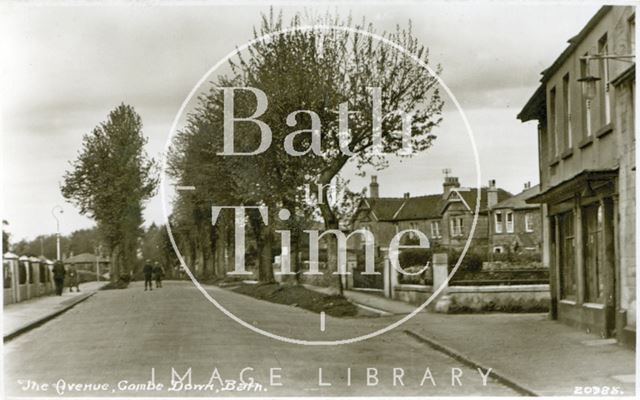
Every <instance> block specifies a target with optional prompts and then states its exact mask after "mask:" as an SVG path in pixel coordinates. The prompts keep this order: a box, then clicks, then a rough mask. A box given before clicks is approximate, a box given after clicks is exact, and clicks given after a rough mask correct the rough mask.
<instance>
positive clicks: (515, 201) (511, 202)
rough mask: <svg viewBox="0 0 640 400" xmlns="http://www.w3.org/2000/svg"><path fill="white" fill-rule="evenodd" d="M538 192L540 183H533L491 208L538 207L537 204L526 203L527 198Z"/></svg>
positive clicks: (515, 208) (516, 208)
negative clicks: (533, 184)
mask: <svg viewBox="0 0 640 400" xmlns="http://www.w3.org/2000/svg"><path fill="white" fill-rule="evenodd" d="M539 193H540V185H535V186H532V187H530V188H529V189H525V190H523V191H522V192H520V193H518V194H516V195H515V196H513V197H510V198H508V199H506V200H503V201H500V202H498V203H497V204H495V205H494V206H493V207H491V209H492V210H496V209H500V208H510V209H514V210H519V209H529V208H538V207H539V206H538V205H537V204H529V203H527V199H528V198H530V197H533V196H535V195H537V194H539Z"/></svg>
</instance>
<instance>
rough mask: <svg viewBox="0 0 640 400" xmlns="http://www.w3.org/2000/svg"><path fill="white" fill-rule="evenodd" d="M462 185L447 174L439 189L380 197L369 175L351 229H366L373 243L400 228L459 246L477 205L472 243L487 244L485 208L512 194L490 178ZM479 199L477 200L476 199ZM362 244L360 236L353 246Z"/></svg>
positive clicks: (435, 242) (437, 243)
mask: <svg viewBox="0 0 640 400" xmlns="http://www.w3.org/2000/svg"><path fill="white" fill-rule="evenodd" d="M479 192H480V198H479V199H478V190H477V189H476V188H463V187H461V186H460V183H459V181H458V178H457V177H452V176H447V177H445V180H444V182H443V184H442V193H438V194H431V195H426V196H417V197H411V196H410V194H409V193H405V194H404V196H403V197H399V198H396V197H393V198H390V197H379V183H378V181H377V177H376V176H372V177H371V184H370V185H369V194H370V195H369V197H366V198H363V199H362V200H361V201H360V204H359V205H358V207H357V209H356V211H355V213H354V215H353V217H352V220H351V221H352V223H351V225H352V230H357V229H367V230H369V231H370V232H372V233H373V236H374V238H375V240H376V244H377V245H379V244H383V246H386V245H387V244H388V243H389V242H390V241H391V239H392V238H393V237H394V236H395V235H396V233H398V232H399V231H402V230H406V229H415V230H419V231H420V232H422V233H424V234H425V235H426V236H427V238H428V239H429V243H430V245H431V247H438V246H440V247H446V248H453V249H458V250H459V249H462V248H463V247H464V246H465V244H466V242H467V240H468V238H469V234H470V233H471V227H472V225H473V220H474V215H475V211H476V208H477V209H478V220H477V223H476V228H475V232H474V236H473V245H474V247H478V246H482V247H484V248H486V247H487V246H488V245H489V234H488V212H489V209H490V207H491V206H493V205H495V204H497V203H498V202H501V201H503V200H506V199H507V198H510V197H512V195H511V194H510V193H509V192H507V191H506V190H503V189H499V188H497V187H496V186H495V181H493V180H492V181H490V183H489V186H488V187H482V188H480V191H479ZM478 200H479V201H480V203H478ZM360 247H362V240H361V238H360V237H359V236H357V237H355V238H354V248H360Z"/></svg>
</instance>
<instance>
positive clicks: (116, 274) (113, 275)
mask: <svg viewBox="0 0 640 400" xmlns="http://www.w3.org/2000/svg"><path fill="white" fill-rule="evenodd" d="M120 263H121V260H120V245H119V244H117V245H115V246H114V247H113V249H112V250H111V269H110V271H109V272H110V273H109V280H110V281H111V282H117V281H118V278H120Z"/></svg>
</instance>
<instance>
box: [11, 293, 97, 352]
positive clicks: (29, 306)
mask: <svg viewBox="0 0 640 400" xmlns="http://www.w3.org/2000/svg"><path fill="white" fill-rule="evenodd" d="M106 283H107V282H85V283H82V284H80V292H77V291H73V292H69V288H65V289H64V292H63V293H62V295H61V296H56V295H49V296H42V297H35V298H33V299H30V300H27V301H23V302H20V303H15V304H9V305H6V306H4V308H3V313H2V336H3V340H4V341H5V342H6V341H8V340H11V339H13V338H15V337H16V336H18V335H20V334H22V333H23V332H25V331H28V330H30V329H32V328H33V327H35V326H37V325H40V324H42V323H44V322H46V321H48V320H50V319H51V318H54V317H56V316H57V315H59V314H60V313H63V312H65V311H66V310H68V309H70V308H71V307H73V306H75V305H76V304H78V303H80V302H82V301H84V300H86V299H87V298H88V297H90V296H92V295H93V294H94V293H95V292H96V290H98V289H99V288H101V287H102V286H103V285H105V284H106Z"/></svg>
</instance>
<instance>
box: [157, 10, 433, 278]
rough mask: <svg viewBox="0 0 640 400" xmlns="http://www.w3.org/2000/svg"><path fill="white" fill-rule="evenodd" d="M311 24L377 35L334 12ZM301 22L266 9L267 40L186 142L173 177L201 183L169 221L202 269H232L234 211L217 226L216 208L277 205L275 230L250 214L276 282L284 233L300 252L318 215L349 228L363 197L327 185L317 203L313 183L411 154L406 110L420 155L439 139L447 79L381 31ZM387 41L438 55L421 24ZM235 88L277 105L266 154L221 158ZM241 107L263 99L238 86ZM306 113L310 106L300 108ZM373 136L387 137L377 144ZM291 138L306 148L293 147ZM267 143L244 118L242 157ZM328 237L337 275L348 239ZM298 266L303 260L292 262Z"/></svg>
mask: <svg viewBox="0 0 640 400" xmlns="http://www.w3.org/2000/svg"><path fill="white" fill-rule="evenodd" d="M310 22H315V23H317V24H318V25H331V26H335V27H338V28H352V27H353V28H356V29H358V30H364V31H366V32H368V33H371V34H373V33H374V29H373V26H372V25H371V24H366V23H364V22H363V23H362V24H355V25H354V24H352V22H351V20H350V19H347V20H341V19H340V18H338V17H330V16H325V17H323V18H321V19H319V20H317V21H310ZM302 25H303V23H302V19H301V17H300V16H295V17H293V19H292V20H291V22H290V24H289V25H288V26H286V27H287V28H290V30H289V31H287V33H283V34H280V33H279V32H281V31H282V30H283V29H284V28H285V23H284V22H283V18H282V16H281V15H279V16H275V15H274V14H273V11H272V12H271V13H270V14H269V15H263V18H262V22H261V24H260V26H259V27H258V28H257V29H255V30H254V35H255V37H256V38H259V37H265V36H266V37H267V38H265V39H264V40H259V41H258V42H257V43H256V44H255V45H253V46H252V47H251V48H250V49H248V51H247V52H246V53H245V54H241V55H240V56H239V57H238V58H237V59H236V60H234V62H232V63H231V67H232V68H231V71H232V73H231V75H230V76H229V75H227V76H220V77H219V78H218V79H217V81H216V82H215V84H214V85H212V86H211V88H210V90H209V91H208V93H207V94H206V95H204V96H201V97H200V98H199V100H198V107H197V110H196V111H195V112H194V113H192V114H190V115H189V118H188V122H187V124H186V126H185V127H184V129H182V130H181V131H180V132H179V133H178V134H177V135H176V137H175V140H174V142H173V146H172V149H171V152H170V154H169V170H168V173H169V174H170V176H171V177H172V178H173V180H174V181H175V183H176V184H178V185H189V186H195V187H196V188H197V190H196V191H193V192H179V193H178V195H177V198H176V199H175V202H174V210H175V211H174V213H173V215H172V216H171V220H170V223H171V227H172V231H173V232H174V235H175V236H176V237H177V239H178V242H179V245H180V246H181V248H182V249H183V253H186V256H187V258H189V259H190V260H192V261H194V263H195V264H196V265H198V266H200V270H199V271H197V272H199V273H202V274H205V275H206V274H210V275H214V276H217V277H223V276H224V273H225V271H226V269H227V268H229V267H232V266H230V265H229V264H230V263H229V260H228V257H225V255H228V254H233V252H232V251H231V252H230V251H229V249H230V248H231V247H232V245H233V243H232V237H233V235H232V232H233V216H232V215H231V214H224V213H223V215H221V216H220V217H219V220H218V222H217V224H216V225H215V226H212V224H211V205H212V204H219V205H245V206H252V205H255V206H266V207H268V210H269V215H268V220H269V225H265V224H264V223H263V222H262V220H261V218H260V215H259V214H258V213H257V212H255V213H249V216H248V226H250V227H251V229H250V232H251V234H252V238H253V243H255V246H256V253H257V264H258V277H259V279H260V280H262V281H271V280H273V270H272V262H271V260H272V247H273V244H274V230H275V229H288V230H290V231H291V239H292V247H293V249H292V253H293V254H297V251H296V249H297V246H298V245H299V243H300V236H301V233H302V230H303V229H304V228H305V227H308V226H309V222H310V221H313V220H314V219H315V218H319V219H320V220H322V222H323V224H324V227H325V228H326V229H335V230H337V229H340V219H341V211H345V210H348V209H349V208H352V206H353V205H354V204H355V200H354V199H355V198H357V196H356V195H355V194H353V193H350V192H348V191H346V193H348V194H347V196H345V197H343V198H342V199H340V201H338V202H337V204H334V205H333V206H332V205H330V202H329V199H328V194H327V191H322V193H321V196H320V197H319V198H315V199H314V201H313V202H308V201H306V200H305V190H304V189H305V185H306V184H308V185H310V187H311V188H312V190H315V188H316V187H317V186H316V185H328V184H329V183H331V182H332V181H334V182H335V180H336V179H338V178H339V175H340V172H341V171H342V170H343V168H344V167H345V165H347V163H354V164H355V165H356V166H357V167H358V169H359V170H360V171H362V170H363V168H364V167H365V166H370V167H373V168H376V169H381V168H384V167H385V166H386V165H387V162H388V157H390V156H411V154H406V153H404V152H403V145H405V146H406V143H404V141H403V138H402V135H401V132H402V131H403V115H402V113H400V112H397V110H403V111H405V112H406V113H411V114H412V118H411V119H412V124H411V127H410V130H409V140H410V145H411V147H412V148H413V152H419V151H423V150H426V149H427V148H429V146H430V145H431V143H432V141H433V139H434V138H435V136H434V135H433V132H432V131H433V129H434V128H435V127H436V126H437V125H438V124H439V122H440V120H441V116H440V115H441V111H442V106H443V101H442V99H441V98H440V94H439V91H438V87H437V81H436V79H435V78H434V77H433V76H431V75H430V74H429V73H428V72H427V71H426V70H425V69H423V68H422V67H420V66H418V65H417V64H416V63H415V62H414V61H413V60H412V59H410V58H409V57H408V56H407V55H406V54H403V53H401V52H399V51H398V50H396V49H393V48H391V47H389V46H388V45H387V44H385V43H383V42H380V41H378V40H376V39H374V38H373V37H372V36H370V35H365V34H362V33H354V32H353V31H349V30H341V29H332V30H325V29H322V28H314V29H299V28H300V27H302ZM382 36H383V37H384V38H386V39H388V40H390V41H391V42H393V43H396V44H398V45H400V46H402V47H403V48H404V49H405V50H406V51H407V53H409V54H411V55H413V56H415V57H416V58H418V59H420V60H422V61H423V62H424V63H428V62H429V60H428V51H427V50H426V49H425V48H424V47H423V46H422V45H420V44H419V43H418V41H417V39H416V38H415V37H414V36H413V34H412V32H411V27H410V25H409V28H408V29H407V30H401V29H399V28H398V29H397V30H396V31H395V32H392V33H383V34H382ZM436 69H437V68H436ZM224 87H253V88H258V89H260V90H261V91H263V92H264V93H265V94H266V95H267V99H268V107H267V109H266V111H265V112H264V113H263V114H262V115H261V116H260V117H259V119H260V120H261V121H263V122H264V123H266V124H267V125H268V126H269V127H270V129H271V134H272V144H271V146H270V147H268V149H267V150H266V151H264V152H261V153H259V154H256V155H252V156H240V155H224V156H222V155H220V154H219V153H220V152H221V151H222V149H223V148H225V147H224V137H223V134H222V132H223V129H224V112H225V99H224V94H223V90H221V88H224ZM371 88H380V91H381V104H379V105H378V104H375V102H373V101H372V91H373V90H372V89H371ZM341 104H346V105H347V106H348V107H349V109H351V110H354V111H353V112H352V113H351V115H350V116H349V120H348V131H345V127H344V126H341V124H340V123H339V118H338V110H339V109H340V108H341V106H340V105H341ZM233 106H234V115H236V116H242V117H246V116H250V115H253V114H254V113H255V111H256V107H257V101H256V97H255V94H254V93H252V92H250V91H237V92H236V96H235V99H234V104H233ZM376 107H379V108H380V109H381V110H382V115H383V117H382V118H381V120H376V117H375V115H376V113H375V111H376ZM295 110H303V111H301V112H299V113H297V114H290V113H291V112H293V111H295ZM320 121H321V125H320ZM295 129H297V130H295ZM374 132H379V133H380V136H379V137H380V141H379V142H378V143H376V141H375V139H374V134H373V133H374ZM287 141H288V143H289V146H292V148H293V149H294V150H295V151H297V152H298V153H299V154H298V155H292V154H290V153H291V152H287V151H285V146H286V143H287ZM260 144H261V134H260V131H259V129H258V126H257V125H256V124H254V123H236V124H235V140H234V148H235V151H236V152H252V151H255V150H256V149H257V148H258V147H259V146H260ZM342 184H343V185H344V184H345V183H344V182H342ZM280 208H286V209H288V210H289V211H290V212H291V218H290V219H289V220H287V221H286V222H280V221H279V220H278V219H277V215H278V214H277V212H278V210H279V209H280ZM327 240H328V242H327V244H328V249H327V256H328V259H327V264H328V267H329V269H330V270H332V271H335V268H336V266H337V256H336V254H337V253H336V250H337V249H336V247H337V241H336V240H335V239H334V238H333V237H332V236H331V235H329V236H328V237H327ZM231 264H232V263H231ZM297 268H298V260H297V258H296V257H294V258H293V259H292V269H293V270H294V271H296V270H297ZM337 282H339V281H338V280H336V284H337Z"/></svg>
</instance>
